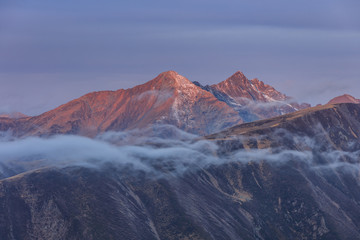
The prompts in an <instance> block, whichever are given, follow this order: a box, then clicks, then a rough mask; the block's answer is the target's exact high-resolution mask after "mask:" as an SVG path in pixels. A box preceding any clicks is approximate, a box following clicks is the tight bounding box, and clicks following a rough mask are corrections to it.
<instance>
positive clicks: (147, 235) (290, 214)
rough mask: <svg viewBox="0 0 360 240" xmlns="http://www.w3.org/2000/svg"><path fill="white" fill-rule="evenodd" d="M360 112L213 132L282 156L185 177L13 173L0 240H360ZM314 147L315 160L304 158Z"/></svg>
mask: <svg viewBox="0 0 360 240" xmlns="http://www.w3.org/2000/svg"><path fill="white" fill-rule="evenodd" d="M359 119H360V105H359V104H339V105H326V106H319V107H315V108H309V109H305V110H302V111H299V112H296V113H291V114H287V115H284V116H279V117H275V118H272V119H267V120H261V121H256V122H253V123H246V124H241V125H238V126H234V127H233V128H230V129H228V130H226V131H223V132H220V133H217V134H213V135H210V136H208V137H206V138H207V139H208V140H209V141H212V142H216V143H217V144H218V146H219V149H218V151H217V155H231V154H232V153H237V152H238V151H243V150H246V152H248V153H251V152H255V153H256V152H257V151H258V150H261V149H263V150H264V149H269V150H270V152H269V153H268V155H269V156H270V155H272V154H274V155H273V156H277V157H276V158H270V159H269V160H265V157H266V156H263V157H264V159H256V155H254V154H253V155H251V154H250V155H249V158H251V159H248V160H246V159H242V160H237V159H235V160H234V161H231V162H222V163H217V164H212V165H208V166H207V167H204V168H200V169H197V170H193V171H189V172H187V173H185V174H183V175H179V176H172V177H167V178H162V177H160V178H147V177H146V176H145V175H144V174H142V173H139V174H137V175H132V174H129V173H128V172H127V171H120V170H119V169H117V168H115V167H113V166H111V165H110V166H107V167H104V168H101V169H89V168H85V167H68V168H65V169H49V168H43V169H39V170H36V171H32V172H26V173H23V174H20V175H16V176H13V177H10V178H6V179H3V180H1V181H0V238H1V239H5V240H6V239H234V240H235V239H236V240H237V239H360V237H359V236H360V205H359V202H360V185H359V180H358V179H359V174H360V171H359V168H358V161H359V160H358V159H356V156H357V157H358V153H357V152H358V151H359V149H360V142H359V136H360V121H359ZM342 152H343V153H345V154H343V155H341V153H342ZM290 153H292V154H291V155H290ZM309 154H310V155H311V156H312V159H313V160H312V162H308V161H304V160H301V157H302V156H304V155H305V156H308V155H309ZM332 154H334V156H335V158H333V157H334V156H332ZM339 154H340V155H339ZM353 154H355V155H354V156H355V158H352V157H351V156H353ZM356 154H357V155H356ZM235 156H238V155H235ZM339 156H340V157H339ZM334 159H336V162H334ZM354 161H355V162H354ZM334 163H337V164H338V165H343V166H348V167H339V166H336V165H334Z"/></svg>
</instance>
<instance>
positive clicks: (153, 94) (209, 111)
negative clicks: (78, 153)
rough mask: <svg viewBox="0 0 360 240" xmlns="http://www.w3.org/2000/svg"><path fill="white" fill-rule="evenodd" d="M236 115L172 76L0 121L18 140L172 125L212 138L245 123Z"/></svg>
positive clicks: (179, 77)
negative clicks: (210, 134)
mask: <svg viewBox="0 0 360 240" xmlns="http://www.w3.org/2000/svg"><path fill="white" fill-rule="evenodd" d="M241 121H242V120H241V118H240V117H239V116H238V113H237V112H236V111H234V110H233V109H232V108H231V107H229V106H227V105H226V104H225V103H223V102H221V101H218V100H217V99H216V98H215V97H214V96H213V95H212V94H211V93H209V92H207V91H204V90H202V89H201V88H199V87H197V86H195V85H194V84H193V83H191V82H190V81H189V80H188V79H186V78H185V77H183V76H180V75H179V74H178V73H176V72H174V71H169V72H164V73H161V74H160V75H159V76H157V77H156V78H155V79H153V80H151V81H149V82H147V83H145V84H142V85H138V86H136V87H133V88H131V89H127V90H124V89H120V90H117V91H102V92H93V93H89V94H86V95H84V96H82V97H80V98H78V99H75V100H73V101H71V102H69V103H66V104H64V105H61V106H60V107H58V108H56V109H54V110H51V111H49V112H46V113H44V114H41V115H39V116H35V117H30V118H25V119H19V120H14V121H9V120H6V121H4V122H1V121H0V127H1V129H2V130H7V129H10V130H12V131H13V132H14V133H15V134H16V135H51V134H60V133H61V134H64V133H66V134H69V133H71V134H81V135H87V136H94V135H96V134H98V133H101V132H105V131H109V130H114V131H122V130H129V129H134V128H142V127H146V126H149V125H151V124H171V125H174V126H176V127H178V128H181V129H183V130H186V131H189V132H193V133H197V134H202V135H204V134H208V133H211V132H216V131H219V130H221V129H224V128H226V127H229V126H232V125H233V124H236V123H239V122H241Z"/></svg>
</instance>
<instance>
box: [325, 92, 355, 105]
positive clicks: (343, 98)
mask: <svg viewBox="0 0 360 240" xmlns="http://www.w3.org/2000/svg"><path fill="white" fill-rule="evenodd" d="M338 103H360V99H356V98H354V97H353V96H351V95H349V94H344V95H342V96H338V97H335V98H333V99H331V100H330V101H329V102H328V103H327V104H338Z"/></svg>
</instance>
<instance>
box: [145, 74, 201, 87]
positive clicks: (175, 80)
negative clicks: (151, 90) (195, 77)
mask: <svg viewBox="0 0 360 240" xmlns="http://www.w3.org/2000/svg"><path fill="white" fill-rule="evenodd" d="M150 83H152V84H153V85H155V86H157V87H159V88H174V87H175V88H178V87H185V86H188V85H189V84H190V85H194V84H193V83H192V82H191V81H190V80H188V79H187V78H186V77H184V76H182V75H180V74H179V73H177V72H175V71H166V72H162V73H160V74H159V75H158V76H157V77H156V78H154V79H153V80H151V81H150Z"/></svg>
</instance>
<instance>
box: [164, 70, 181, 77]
mask: <svg viewBox="0 0 360 240" xmlns="http://www.w3.org/2000/svg"><path fill="white" fill-rule="evenodd" d="M160 76H161V77H166V78H176V77H177V76H179V74H178V73H177V72H175V71H173V70H169V71H165V72H162V73H160V74H159V77H160Z"/></svg>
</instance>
